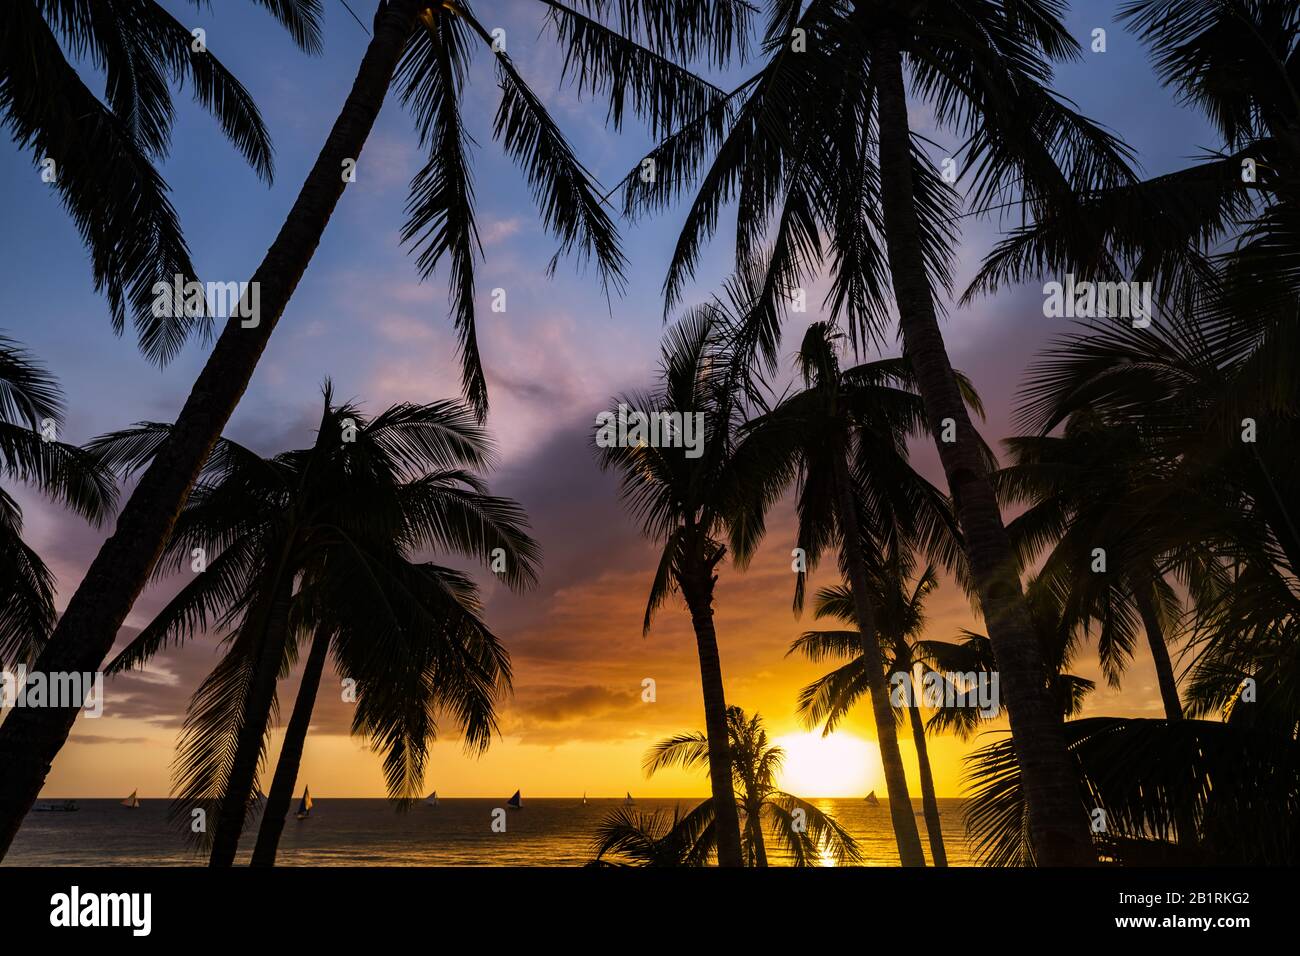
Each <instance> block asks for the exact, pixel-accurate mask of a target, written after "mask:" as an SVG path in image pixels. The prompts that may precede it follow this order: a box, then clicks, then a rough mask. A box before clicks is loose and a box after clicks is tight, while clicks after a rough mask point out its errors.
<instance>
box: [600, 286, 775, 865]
mask: <svg viewBox="0 0 1300 956" xmlns="http://www.w3.org/2000/svg"><path fill="white" fill-rule="evenodd" d="M741 295H742V292H741V290H740V288H739V286H738V285H736V284H735V283H732V284H730V285H729V286H728V288H727V296H728V301H727V302H724V301H723V300H721V299H720V300H716V301H715V302H713V303H710V304H708V305H705V306H701V307H699V308H696V309H693V310H691V311H689V312H688V313H687V315H686V316H685V317H684V318H683V319H682V320H681V321H680V322H678V323H677V324H676V325H675V326H673V327H672V328H670V329H669V330H668V332H667V333H666V334H665V337H664V344H663V356H662V362H661V375H660V384H659V387H658V388H657V390H656V391H654V392H652V393H643V394H635V395H630V396H624V397H622V398H620V399H619V400H617V402H616V403H615V404H616V405H617V406H618V407H619V408H620V409H631V410H632V412H631V414H638V415H639V414H649V415H654V416H660V415H666V416H673V415H679V416H687V417H683V418H682V419H681V425H680V426H679V428H680V429H681V431H680V433H676V432H674V433H669V434H668V435H666V436H664V440H661V441H659V442H657V443H647V442H645V441H642V442H640V443H637V444H633V443H631V442H624V443H622V444H620V443H619V442H617V441H614V442H609V441H606V440H604V439H602V438H601V437H600V436H599V435H598V437H597V446H598V447H597V454H598V458H599V461H600V465H601V467H602V468H603V469H605V470H614V471H617V472H618V473H619V476H620V493H621V495H622V497H623V500H624V501H625V502H626V503H627V505H628V507H629V509H630V510H631V511H632V512H633V513H634V514H635V515H636V516H637V518H638V519H639V520H640V522H641V527H642V531H643V533H644V534H645V535H646V537H648V538H650V539H651V540H654V541H655V542H657V543H662V548H663V550H662V551H661V552H660V557H659V563H658V567H657V568H656V570H655V576H654V582H653V583H652V584H651V586H650V597H649V600H648V602H647V604H646V612H645V620H644V624H643V633H647V634H648V633H649V630H650V624H651V621H652V619H653V617H654V614H655V611H656V610H658V608H659V607H660V606H661V605H662V604H663V603H664V602H665V601H666V600H667V599H668V597H669V596H670V595H671V594H672V593H673V592H680V593H681V595H682V598H683V599H684V600H685V603H686V606H687V608H688V610H689V611H690V615H691V626H692V628H693V629H694V632H695V644H696V651H697V653H698V656H699V661H700V683H701V687H702V689H703V694H704V724H705V728H706V730H707V733H708V739H709V744H710V750H709V754H710V764H709V780H710V784H711V786H712V788H713V797H714V805H715V806H717V807H718V808H719V810H718V813H717V817H718V820H717V831H718V832H717V843H718V863H719V865H720V866H741V865H742V862H743V861H742V858H741V834H740V821H739V817H738V816H737V815H736V812H735V808H734V795H733V793H732V789H731V785H732V771H731V758H730V756H729V754H728V739H727V703H726V694H725V691H724V689H723V683H722V664H721V661H720V659H719V655H718V639H717V631H716V627H715V625H714V622H713V593H714V587H715V585H716V584H717V580H718V576H717V572H716V569H717V567H718V565H719V564H720V563H721V562H722V560H723V558H724V557H725V556H726V553H727V549H726V546H725V545H724V544H723V542H722V540H721V539H722V538H723V537H724V535H728V534H730V535H731V536H732V538H733V540H740V539H745V538H746V535H752V536H754V537H753V538H752V540H753V541H756V540H757V536H759V535H761V533H762V529H761V525H760V526H757V527H755V526H750V527H747V528H742V527H741V526H740V522H741V521H742V520H743V515H742V513H741V511H740V510H739V507H738V506H739V503H740V502H741V501H742V500H743V499H742V497H741V495H740V494H739V491H738V489H739V488H741V487H742V486H743V484H744V483H745V482H746V481H748V480H749V478H748V475H747V474H746V472H745V471H744V470H742V469H738V468H737V466H736V462H735V460H734V458H733V452H734V448H735V440H736V430H737V428H738V426H739V423H740V421H741V420H742V419H743V415H744V409H743V408H742V405H741V395H740V389H739V385H738V379H737V367H736V363H735V362H734V361H732V358H731V348H730V339H731V328H732V326H731V321H732V318H733V313H734V311H735V303H736V302H738V301H740V297H741ZM624 414H625V415H626V414H627V413H626V412H624ZM691 421H698V422H700V423H701V427H699V428H697V431H696V434H697V436H698V438H699V441H700V447H699V448H698V449H697V450H692V449H691V448H688V447H686V438H687V435H686V434H685V432H684V429H685V427H686V425H687V424H688V423H689V422H691ZM705 429H707V431H706V430H705ZM697 451H698V453H697ZM743 546H744V547H746V548H752V546H753V545H752V543H751V542H750V541H746V543H745V545H743ZM746 553H748V552H746Z"/></svg>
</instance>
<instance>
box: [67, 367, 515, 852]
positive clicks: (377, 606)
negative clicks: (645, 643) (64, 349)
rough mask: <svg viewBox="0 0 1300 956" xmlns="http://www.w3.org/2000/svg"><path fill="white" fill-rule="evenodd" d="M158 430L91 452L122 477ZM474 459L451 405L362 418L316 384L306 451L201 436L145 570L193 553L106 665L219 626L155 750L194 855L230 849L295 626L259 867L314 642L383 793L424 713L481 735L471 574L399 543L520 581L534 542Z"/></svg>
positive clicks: (472, 742) (303, 723)
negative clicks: (214, 646) (206, 663)
mask: <svg viewBox="0 0 1300 956" xmlns="http://www.w3.org/2000/svg"><path fill="white" fill-rule="evenodd" d="M170 428H171V426H168V425H159V424H153V423H146V424H144V425H141V426H138V427H136V428H133V429H130V430H127V431H124V432H119V433H115V434H113V435H109V436H105V437H104V438H102V439H98V440H96V441H95V442H94V443H92V448H93V449H94V450H95V451H96V452H97V453H99V454H101V455H103V456H104V459H105V461H107V462H109V463H111V464H112V465H114V466H117V467H122V468H123V469H124V470H126V471H127V472H131V471H134V470H137V469H138V468H140V467H142V466H144V465H145V464H146V463H147V462H148V460H149V459H150V458H151V457H152V456H153V455H155V454H156V453H157V450H158V448H159V447H161V446H162V444H163V443H164V442H165V441H166V438H167V434H168V432H169V430H170ZM491 460H492V459H491V444H490V441H489V439H488V437H487V435H486V434H485V433H484V431H483V430H482V428H481V427H480V426H479V425H478V424H477V423H476V421H475V419H474V416H473V413H472V411H471V410H470V409H468V408H467V407H465V406H463V405H460V404H458V403H456V402H450V401H443V402H436V403H433V404H430V405H412V404H400V405H394V406H392V407H390V408H388V409H386V410H385V411H383V412H381V413H380V414H379V415H377V416H375V417H373V418H369V417H367V416H366V415H364V414H363V413H362V411H361V410H360V409H359V408H358V407H357V406H355V405H353V404H351V403H345V404H339V405H336V404H334V402H333V396H332V391H331V389H330V387H329V386H328V384H327V385H326V388H325V398H324V407H323V409H322V413H321V419H320V425H319V428H318V430H317V434H316V441H315V443H314V444H313V445H312V446H311V447H310V448H305V449H297V450H294V451H288V452H282V453H280V454H278V455H276V456H274V457H272V458H263V457H260V456H258V455H256V454H255V453H253V452H251V451H250V450H248V449H246V448H244V447H243V446H240V445H238V444H237V443H235V442H233V441H230V440H229V439H222V440H221V441H220V442H219V443H218V444H217V446H216V448H215V449H214V451H213V454H212V456H211V457H210V458H209V460H208V463H207V465H206V466H205V469H204V472H203V474H202V476H201V477H200V480H199V481H198V483H197V484H196V485H195V488H194V491H193V492H192V494H191V496H190V499H189V501H188V502H187V504H186V507H185V509H184V510H183V511H182V512H181V515H180V517H179V518H178V519H177V522H176V526H175V530H174V532H173V534H172V537H171V540H170V541H169V543H168V546H167V549H166V553H165V555H164V560H163V561H162V562H161V563H160V564H159V571H158V573H162V574H165V573H168V572H175V571H177V570H179V569H180V568H181V567H182V566H183V565H184V563H185V562H186V561H188V560H190V559H191V557H192V556H194V555H200V556H203V557H204V559H205V560H206V567H205V568H203V569H202V570H201V571H200V572H199V573H197V574H196V575H195V577H194V578H193V580H192V581H190V582H189V583H188V584H187V585H186V586H185V587H184V588H182V589H181V591H180V592H179V593H178V594H177V595H176V597H175V598H173V599H172V600H171V601H170V602H169V603H168V604H167V606H166V607H164V608H163V610H162V611H160V612H159V614H158V615H157V617H155V619H154V620H153V621H152V622H151V623H150V624H149V626H147V627H146V628H145V629H144V630H143V631H141V633H140V634H139V635H138V636H137V637H136V638H135V639H134V640H133V641H132V642H131V644H130V645H128V646H127V648H126V649H124V650H123V651H122V652H121V653H120V654H119V655H118V657H117V658H116V659H115V660H114V661H113V664H112V666H111V670H114V671H116V670H120V669H122V668H126V667H131V666H138V665H141V664H143V663H144V662H146V661H147V660H149V659H150V658H151V657H152V656H153V655H154V654H156V653H158V652H159V651H160V650H162V649H163V648H165V647H167V646H168V645H170V644H172V643H180V642H183V641H185V640H188V639H190V638H191V637H193V636H195V635H196V634H198V633H201V632H204V631H206V630H207V629H208V628H209V627H210V626H211V627H213V628H218V629H223V630H229V631H230V632H231V640H230V644H229V650H228V652H227V653H226V655H225V657H224V658H223V659H222V660H221V662H220V663H219V664H218V665H217V668H216V669H215V670H214V671H213V673H212V674H211V675H210V676H209V677H208V678H207V680H205V682H204V684H203V685H202V686H201V687H200V688H199V690H198V691H197V693H196V694H195V696H194V699H193V701H192V702H191V706H190V709H189V712H188V714H187V717H186V723H185V727H184V730H183V733H182V739H181V743H180V747H179V751H178V754H177V759H176V762H175V765H174V776H175V782H176V793H177V796H176V799H175V801H174V805H173V811H174V813H175V814H176V815H178V816H183V817H184V818H185V819H186V820H188V819H190V816H191V813H192V810H193V809H194V808H195V807H205V808H206V807H211V808H212V810H213V812H214V814H215V816H216V821H215V827H214V832H213V833H212V840H211V865H213V866H228V865H230V864H231V862H232V861H233V860H234V856H235V852H236V849H237V847H238V841H239V834H240V831H241V829H242V827H243V824H244V820H245V816H246V814H247V812H248V810H249V808H250V802H252V801H253V793H254V789H255V786H256V778H257V772H258V765H259V763H260V761H261V758H262V754H263V749H264V747H265V740H266V736H267V734H268V732H269V729H270V721H271V716H272V713H273V710H274V701H275V696H276V683H277V678H278V677H279V675H280V674H281V673H283V672H284V671H285V670H287V668H288V667H290V666H291V665H292V663H293V661H294V659H295V657H296V654H297V646H298V643H299V641H300V640H302V639H308V638H310V640H311V650H310V651H309V652H308V662H307V665H306V668H307V676H306V678H305V680H304V685H303V689H302V692H301V693H300V697H299V702H298V704H296V705H295V709H294V714H293V718H297V719H293V718H291V721H290V728H289V729H290V736H289V738H288V739H287V741H286V749H285V754H284V756H283V761H282V764H283V773H281V772H280V769H281V768H277V773H276V779H275V781H274V782H273V785H272V792H271V794H270V799H269V801H268V804H267V809H266V820H267V824H268V826H269V827H270V829H268V830H267V831H266V836H265V838H264V839H260V840H259V850H261V852H260V853H259V859H258V862H259V863H264V862H266V863H269V862H270V861H271V860H273V859H274V849H275V844H276V841H277V840H278V837H279V827H281V826H282V825H283V820H284V814H285V813H286V812H287V810H288V807H289V800H290V797H291V794H292V790H293V783H294V780H293V775H295V774H296V770H297V766H296V762H297V758H298V757H299V756H300V755H301V747H302V738H303V736H304V735H305V733H306V730H307V725H308V723H309V722H310V713H311V705H312V703H313V702H314V695H315V689H316V686H317V685H318V683H319V680H320V676H321V671H322V668H323V666H324V657H325V654H326V653H327V649H329V648H332V649H333V651H334V657H335V661H336V664H337V665H338V669H339V671H340V672H341V673H342V674H343V675H344V676H346V677H350V678H352V679H353V680H355V681H356V685H357V691H358V695H357V699H358V708H357V712H356V715H355V717H354V722H353V728H354V730H356V731H358V732H361V733H364V734H365V735H367V736H368V737H370V738H371V740H372V741H373V742H374V743H375V745H376V746H377V747H379V748H381V749H383V750H384V751H385V753H386V758H385V773H386V777H387V782H388V786H389V790H390V793H392V794H393V795H395V796H399V797H406V798H409V797H411V796H413V795H416V794H418V793H419V792H420V788H421V784H422V779H423V766H424V758H425V752H426V748H427V743H428V741H429V740H431V739H432V738H433V737H434V736H435V735H436V733H437V723H436V722H435V720H434V717H433V713H434V710H435V709H441V710H443V711H444V712H446V713H449V714H450V715H452V717H453V719H454V720H455V722H456V723H457V725H458V726H459V728H460V729H461V730H462V732H463V733H464V735H465V742H466V746H467V747H468V748H469V749H470V750H474V751H481V750H482V749H483V748H485V747H486V746H487V745H488V743H489V741H490V738H491V734H492V732H493V730H494V728H495V711H494V703H495V700H496V697H497V695H498V694H499V693H500V692H501V691H502V690H504V689H505V688H506V687H507V686H508V683H509V662H508V658H507V656H506V653H505V651H504V650H503V649H502V648H501V647H500V645H499V644H498V643H497V640H496V638H495V637H494V636H493V635H492V634H491V633H490V632H489V631H488V630H487V628H486V627H485V626H484V625H483V624H482V622H481V621H479V619H478V617H477V613H478V601H477V595H476V590H475V588H474V586H473V584H472V582H470V581H469V580H468V579H467V578H465V577H464V576H463V575H460V574H458V573H456V572H454V571H451V570H449V569H447V568H443V567H439V566H437V565H434V564H429V563H414V562H413V561H412V560H411V558H410V555H411V554H412V553H413V552H415V551H417V550H419V549H423V548H436V549H438V550H440V551H447V552H453V553H456V554H459V555H463V556H465V557H469V558H472V559H475V560H480V561H483V562H484V563H488V564H491V565H492V566H493V567H494V569H495V570H497V571H498V572H499V573H500V575H501V578H502V580H503V581H504V582H505V583H506V584H508V585H510V586H511V587H524V586H528V585H530V584H531V583H533V581H534V580H535V577H536V562H537V557H538V549H537V546H536V544H535V542H534V541H533V540H532V539H531V538H530V537H529V536H528V535H527V533H526V531H525V530H524V529H525V527H526V525H527V522H526V519H525V516H524V514H523V511H522V510H521V509H520V508H519V506H518V505H517V504H515V503H514V502H513V501H510V500H508V499H503V498H496V497H493V496H491V495H489V494H487V493H486V489H485V487H484V485H483V483H482V480H481V479H480V478H479V477H478V474H477V472H479V471H482V470H483V469H485V468H486V467H488V466H489V465H490V463H491ZM207 555H211V557H210V559H209V558H207V557H206V556H207ZM285 761H287V762H285Z"/></svg>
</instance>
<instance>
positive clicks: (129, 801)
mask: <svg viewBox="0 0 1300 956" xmlns="http://www.w3.org/2000/svg"><path fill="white" fill-rule="evenodd" d="M139 792H140V791H139V790H132V791H131V796H129V797H127V798H126V799H125V800H123V801H122V806H124V807H129V808H130V809H132V810H134V809H136V808H137V807H139V806H140V798H139V797H137V796H136V794H137V793H139Z"/></svg>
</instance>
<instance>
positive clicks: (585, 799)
mask: <svg viewBox="0 0 1300 956" xmlns="http://www.w3.org/2000/svg"><path fill="white" fill-rule="evenodd" d="M582 805H583V806H584V807H585V806H586V805H587V791H586V790H584V791H582Z"/></svg>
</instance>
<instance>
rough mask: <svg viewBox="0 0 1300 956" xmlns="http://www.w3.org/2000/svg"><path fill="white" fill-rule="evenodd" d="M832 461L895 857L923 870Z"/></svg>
mask: <svg viewBox="0 0 1300 956" xmlns="http://www.w3.org/2000/svg"><path fill="white" fill-rule="evenodd" d="M834 459H835V497H836V512H837V517H838V518H839V522H840V539H841V540H840V547H841V548H843V550H844V559H845V561H844V563H845V564H846V565H847V566H848V571H849V589H850V590H851V591H852V592H853V606H854V610H855V611H856V612H857V618H858V633H859V634H861V635H862V660H863V663H864V664H865V666H866V669H867V686H868V687H869V688H870V689H871V712H872V715H873V716H874V717H875V719H876V738H877V741H878V742H879V744H880V763H881V766H882V767H883V768H884V771H885V789H886V791H888V793H889V818H890V821H891V822H892V823H893V825H894V839H895V840H897V841H898V858H899V860H900V861H901V862H902V864H903V866H925V853H924V851H923V850H922V849H921V835H920V833H919V832H918V831H917V829H916V815H915V814H914V813H913V812H912V798H911V797H910V796H909V795H908V792H907V772H906V771H905V770H904V769H903V753H902V751H901V750H899V748H898V727H897V725H896V724H895V722H894V710H893V707H892V706H891V704H890V701H889V685H888V684H887V683H886V682H885V661H884V657H883V656H882V655H881V653H880V643H879V641H878V640H877V637H876V616H875V612H874V611H873V610H872V608H871V602H870V601H869V600H868V599H867V595H868V594H870V593H871V584H870V580H869V578H868V576H867V561H866V557H865V556H864V555H863V553H862V537H861V531H860V529H859V528H858V512H857V507H856V506H855V504H854V501H853V491H852V488H851V485H850V482H849V469H848V464H847V462H845V460H844V458H843V456H842V455H835V456H834Z"/></svg>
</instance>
